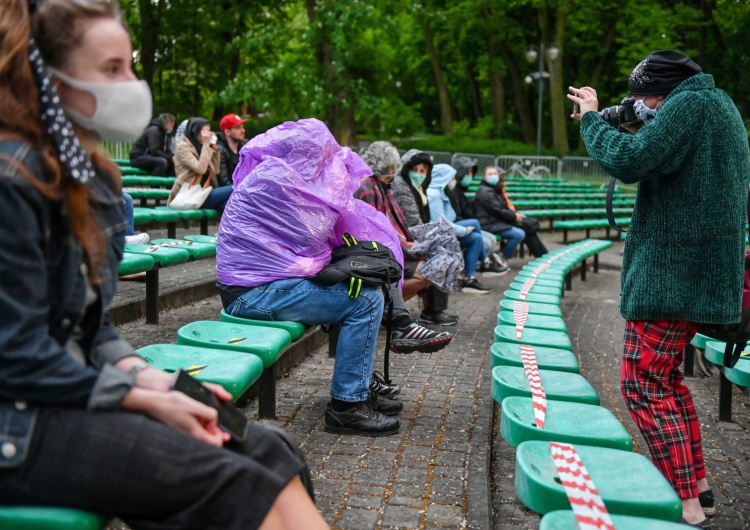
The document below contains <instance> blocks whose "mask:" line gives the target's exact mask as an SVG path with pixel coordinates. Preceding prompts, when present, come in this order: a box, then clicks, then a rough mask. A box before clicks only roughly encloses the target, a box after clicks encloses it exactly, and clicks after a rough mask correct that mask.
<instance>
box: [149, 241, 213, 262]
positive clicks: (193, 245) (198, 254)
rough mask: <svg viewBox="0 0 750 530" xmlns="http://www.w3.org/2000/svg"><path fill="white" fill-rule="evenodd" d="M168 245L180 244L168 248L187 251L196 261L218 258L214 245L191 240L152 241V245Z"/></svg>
mask: <svg viewBox="0 0 750 530" xmlns="http://www.w3.org/2000/svg"><path fill="white" fill-rule="evenodd" d="M167 243H180V245H176V246H174V247H167V248H179V249H182V250H185V251H186V252H187V253H188V254H190V257H191V258H192V259H194V260H198V259H204V258H213V257H214V256H216V245H215V244H212V243H199V242H195V241H190V240H181V239H169V238H164V239H154V240H153V241H151V245H163V244H167Z"/></svg>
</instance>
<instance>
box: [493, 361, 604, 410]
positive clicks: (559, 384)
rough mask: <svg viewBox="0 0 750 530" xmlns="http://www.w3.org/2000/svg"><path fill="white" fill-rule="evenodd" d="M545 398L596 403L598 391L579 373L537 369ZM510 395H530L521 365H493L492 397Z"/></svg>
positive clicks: (497, 397) (498, 400)
mask: <svg viewBox="0 0 750 530" xmlns="http://www.w3.org/2000/svg"><path fill="white" fill-rule="evenodd" d="M539 377H540V379H541V381H542V386H543V387H544V393H545V394H546V396H547V401H550V400H558V401H573V402H575V403H588V404H589V405H599V395H598V394H597V393H596V390H594V387H592V386H591V384H590V383H589V382H588V381H586V379H584V378H583V377H582V376H580V375H578V374H573V373H570V372H557V371H554V370H543V369H541V368H540V369H539ZM510 396H521V397H530V396H531V388H530V386H529V381H528V379H526V374H525V373H524V371H523V368H521V367H515V366H496V367H495V368H493V369H492V398H493V399H494V400H495V401H497V402H498V403H502V402H503V400H504V399H505V398H507V397H510Z"/></svg>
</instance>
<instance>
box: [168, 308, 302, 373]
mask: <svg viewBox="0 0 750 530" xmlns="http://www.w3.org/2000/svg"><path fill="white" fill-rule="evenodd" d="M291 342H292V337H291V336H290V335H289V332H287V331H286V330H283V329H277V328H268V327H260V326H247V325H241V324H234V323H230V322H216V321H212V320H200V321H198V322H192V323H190V324H187V325H185V326H182V327H181V328H180V329H179V330H177V343H178V344H184V345H187V346H198V347H201V348H212V349H213V348H215V349H220V350H230V351H235V352H244V353H252V354H255V355H257V356H258V357H260V359H261V361H263V368H268V367H270V366H272V365H273V363H275V362H276V359H278V358H279V355H281V353H282V352H283V351H284V350H285V349H286V347H287V346H289V344H291Z"/></svg>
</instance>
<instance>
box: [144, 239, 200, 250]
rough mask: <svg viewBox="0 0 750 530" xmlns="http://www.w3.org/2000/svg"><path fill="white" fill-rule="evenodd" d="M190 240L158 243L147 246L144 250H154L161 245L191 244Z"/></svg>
mask: <svg viewBox="0 0 750 530" xmlns="http://www.w3.org/2000/svg"><path fill="white" fill-rule="evenodd" d="M192 244H193V242H192V241H170V242H169V243H159V244H158V245H151V246H150V247H148V248H147V249H146V250H144V252H154V251H155V250H159V248H161V247H176V246H179V245H192Z"/></svg>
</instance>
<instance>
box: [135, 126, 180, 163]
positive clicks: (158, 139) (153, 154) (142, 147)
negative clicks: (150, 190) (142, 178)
mask: <svg viewBox="0 0 750 530" xmlns="http://www.w3.org/2000/svg"><path fill="white" fill-rule="evenodd" d="M176 121H177V120H176V119H175V117H174V116H172V115H171V114H166V113H165V114H159V116H158V117H156V118H154V119H153V120H151V123H150V124H149V126H148V127H146V130H145V131H143V134H141V136H140V138H138V139H137V140H136V141H135V142H133V146H132V147H131V148H130V165H131V166H133V167H137V168H138V169H142V170H143V171H147V172H148V173H149V174H151V175H154V176H165V175H174V153H172V150H171V149H170V141H169V139H170V135H171V134H172V130H173V129H174V124H175V123H176Z"/></svg>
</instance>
